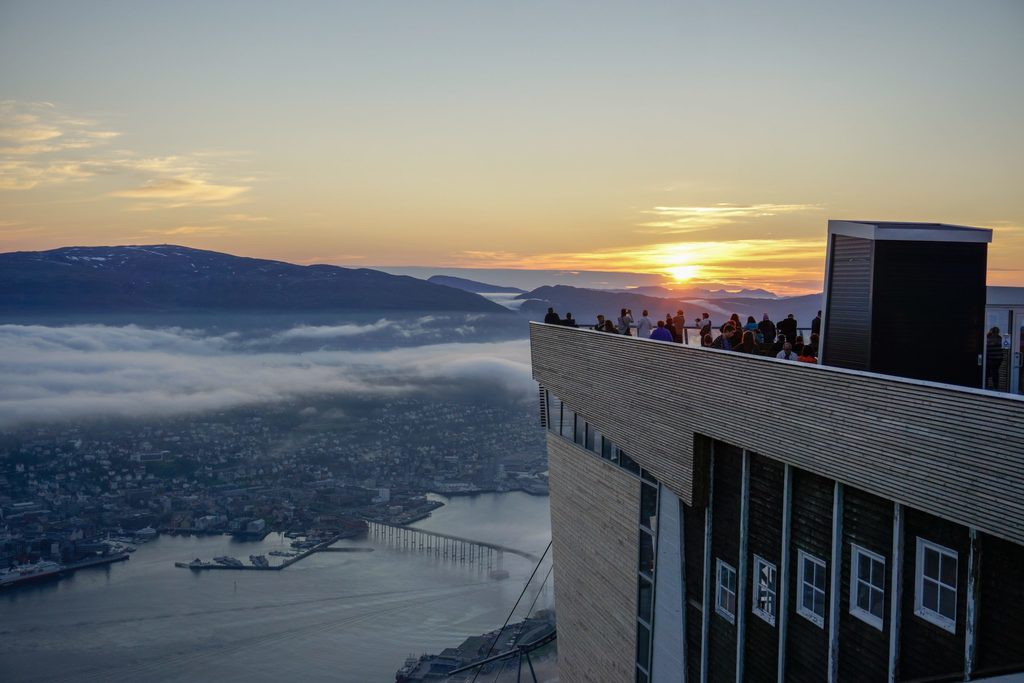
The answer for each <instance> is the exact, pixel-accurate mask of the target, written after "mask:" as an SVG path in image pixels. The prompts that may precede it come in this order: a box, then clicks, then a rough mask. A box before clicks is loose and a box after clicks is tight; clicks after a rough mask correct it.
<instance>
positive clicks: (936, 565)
mask: <svg viewBox="0 0 1024 683" xmlns="http://www.w3.org/2000/svg"><path fill="white" fill-rule="evenodd" d="M956 575H957V553H956V551H955V550H950V549H949V548H944V547H942V546H941V545H938V544H936V543H932V542H931V541H926V540H924V539H923V538H921V537H920V536H919V537H918V538H917V581H916V586H915V588H916V590H915V591H914V614H916V615H917V616H919V617H921V618H922V619H924V620H926V621H930V622H931V623H933V624H935V625H936V626H938V627H939V628H943V629H945V630H947V631H949V632H950V633H956V578H957V576H956Z"/></svg>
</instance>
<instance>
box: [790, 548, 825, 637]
mask: <svg viewBox="0 0 1024 683" xmlns="http://www.w3.org/2000/svg"><path fill="white" fill-rule="evenodd" d="M796 587H797V590H798V591H799V596H798V597H797V607H796V613H797V614H799V615H800V616H802V617H804V618H805V619H807V620H809V621H810V622H811V623H813V624H815V625H817V626H818V627H819V628H825V561H824V560H819V559H818V558H817V557H814V556H813V555H809V554H807V553H805V552H804V551H803V550H801V551H799V552H798V553H797V577H796Z"/></svg>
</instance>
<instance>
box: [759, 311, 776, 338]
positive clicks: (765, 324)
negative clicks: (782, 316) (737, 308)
mask: <svg viewBox="0 0 1024 683" xmlns="http://www.w3.org/2000/svg"><path fill="white" fill-rule="evenodd" d="M757 329H758V330H759V331H760V332H761V336H762V337H764V343H765V344H774V343H775V334H776V333H775V323H773V322H772V319H771V318H769V317H768V314H767V313H765V314H764V317H763V318H762V319H761V322H759V323H758V324H757Z"/></svg>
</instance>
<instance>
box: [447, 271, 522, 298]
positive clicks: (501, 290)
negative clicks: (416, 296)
mask: <svg viewBox="0 0 1024 683" xmlns="http://www.w3.org/2000/svg"><path fill="white" fill-rule="evenodd" d="M427 282H432V283H434V284H435V285H444V286H445V287H454V288H455V289H461V290H463V291H465V292H473V293H475V294H522V293H523V292H525V291H526V290H523V289H519V288H518V287H502V286H501V285H490V284H487V283H486V282H478V281H476V280H467V279H466V278H464V277H452V276H451V275H432V276H430V277H429V278H427Z"/></svg>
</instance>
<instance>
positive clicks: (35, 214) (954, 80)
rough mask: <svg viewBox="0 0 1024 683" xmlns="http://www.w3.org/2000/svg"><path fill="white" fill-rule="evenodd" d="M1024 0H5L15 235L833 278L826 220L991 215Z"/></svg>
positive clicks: (3, 218)
mask: <svg viewBox="0 0 1024 683" xmlns="http://www.w3.org/2000/svg"><path fill="white" fill-rule="evenodd" d="M1022 36H1024V3H1022V2H1020V1H1019V0H1006V1H1002V2H999V1H988V0H979V1H977V2H960V1H957V2H945V1H942V0H901V1H899V2H892V1H891V0H887V1H885V2H875V1H873V0H864V1H861V2H856V3H833V2H821V1H820V0H817V1H815V2H793V1H788V0H779V1H777V2H772V3H765V2H760V1H758V2H753V1H751V2H741V1H738V2H729V3H720V2H688V1H685V0H674V1H672V2H657V1H651V2H604V1H600V0H589V1H587V2H558V1H550V0H548V1H545V2H532V1H529V0H525V1H520V2H515V3H508V2H506V3H498V2H479V1H478V0H476V1H473V2H468V1H467V2H462V1H457V0H451V1H441V0H438V1H431V2H390V1H387V0H382V1H375V2H365V1H364V2H323V3H320V2H295V3H269V2H228V1H222V2H216V3H202V2H176V3H157V2H137V1H136V2H114V1H112V2H96V3H83V2H57V1H48V2H11V1H9V0H0V251H14V250H38V249H50V248H56V247H60V246H68V245H111V244H156V243H173V244H183V245H187V246H192V247H197V248H205V249H215V250H219V251H227V252H230V253H234V254H240V255H246V256H257V257H264V258H274V259H281V260H287V261H292V262H297V263H333V264H337V265H351V266H436V267H463V268H535V269H547V270H565V271H578V270H594V271H631V272H642V273H653V274H656V275H659V276H662V277H664V278H665V279H666V281H680V282H682V281H688V282H691V283H699V282H716V283H726V284H728V285H731V286H735V287H741V286H746V287H766V288H769V289H773V290H775V291H778V292H780V293H793V294H796V293H805V292H811V291H820V288H821V274H822V269H823V264H824V252H823V246H824V236H825V231H826V227H827V220H828V219H829V218H847V219H875V220H920V221H937V222H946V223H956V224H964V225H975V226H980V227H987V228H991V229H993V230H994V231H995V232H994V240H993V244H992V245H991V248H990V257H989V283H990V284H995V285H1024V191H1022V189H1024V126H1021V123H1020V122H1021V120H1022V115H1024V87H1022V86H1021V84H1022V83H1024V39H1022Z"/></svg>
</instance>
